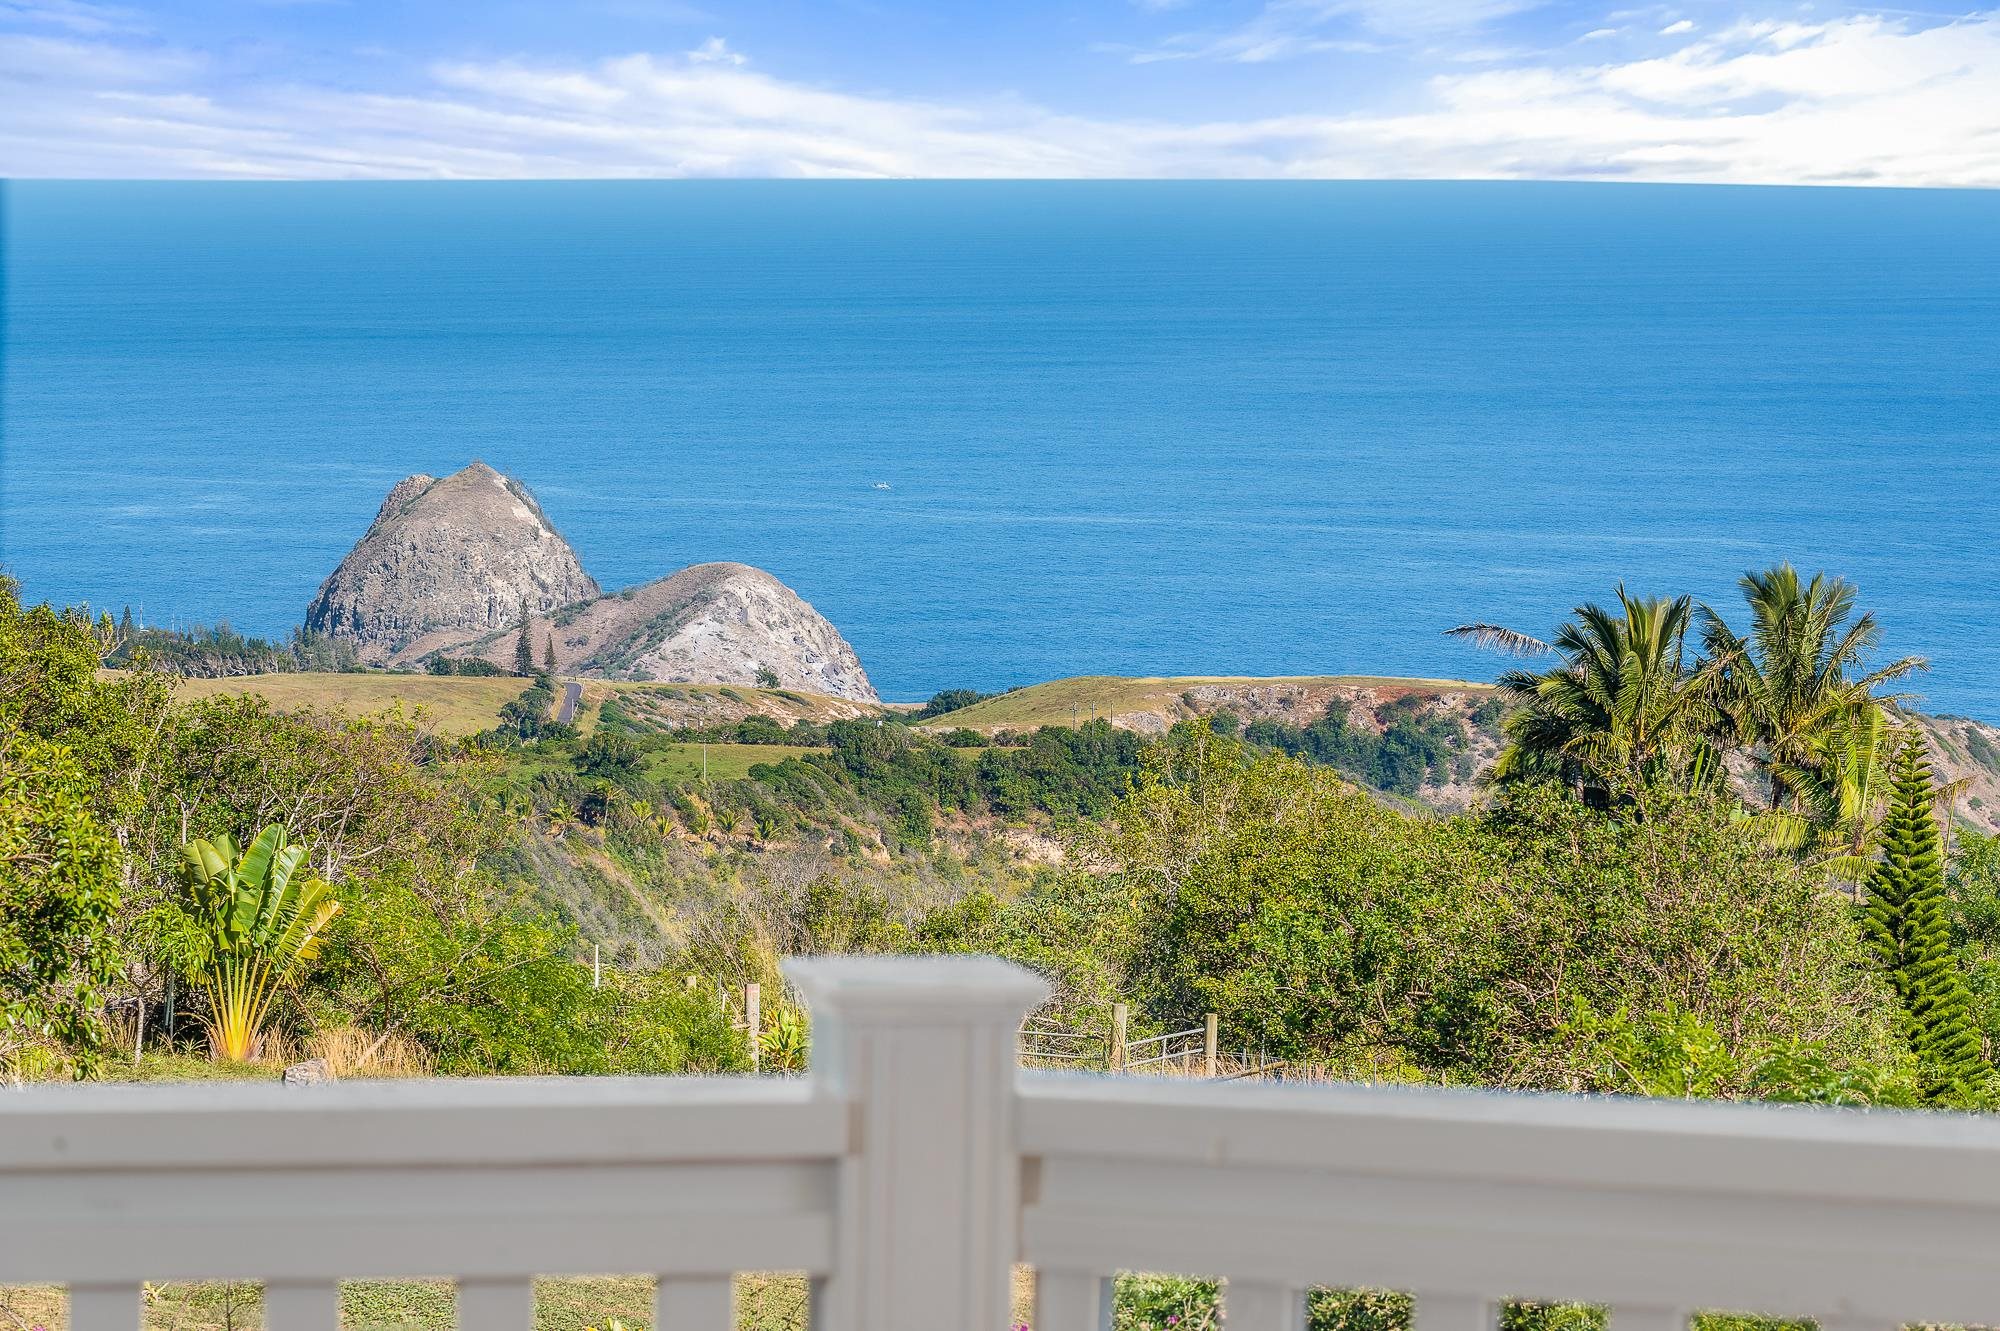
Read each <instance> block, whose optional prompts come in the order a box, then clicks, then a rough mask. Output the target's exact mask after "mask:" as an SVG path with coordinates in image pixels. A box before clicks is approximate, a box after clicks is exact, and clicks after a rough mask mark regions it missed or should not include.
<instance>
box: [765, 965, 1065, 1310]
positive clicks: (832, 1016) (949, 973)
mask: <svg viewBox="0 0 2000 1331" xmlns="http://www.w3.org/2000/svg"><path fill="white" fill-rule="evenodd" d="M785 972H786V974H787V975H788V976H789V977H790V978H791V981H792V984H793V985H794V986H795V987H796V988H797V990H798V991H799V993H800V995H801V996H802V997H803V998H804V1000H805V1005H806V1008H807V1010H808V1011H809V1012H810V1014H811V1016H812V1026H813V1049H812V1072H811V1076H810V1080H809V1084H810V1085H811V1087H812V1090H813V1093H814V1094H815V1095H824V1096H830V1097H832V1098H834V1099H837V1100H840V1101H843V1102H845V1104H846V1105H847V1109H848V1114H849V1121H850V1123H851V1125H852V1126H851V1128H850V1131H849V1138H848V1140H849V1144H848V1146H847V1149H846V1152H845V1153H844V1154H843V1155H842V1157H841V1159H840V1164H839V1171H838V1173H837V1175H836V1189H837V1192H836V1198H835V1202H834V1207H835V1216H836V1218H837V1223H836V1224H835V1226H834V1233H835V1234H836V1235H837V1236H838V1238H837V1241H836V1243H835V1245H834V1265H833V1271H832V1274H831V1275H829V1276H828V1277H827V1278H826V1279H825V1280H823V1281H820V1282H818V1283H817V1285H816V1286H815V1288H814V1291H813V1306H812V1309H811V1313H810V1317H809V1320H810V1323H811V1325H812V1327H813V1331H939V1329H940V1328H951V1329H952V1331H1000V1329H1001V1328H1003V1327H1005V1326H1007V1325H1009V1318H1008V1303H1009V1294H1010V1285H1011V1276H1012V1270H1013V1264H1014V1262H1015V1261H1016V1260H1018V1259H1019V1257H1020V1251H1019V1244H1020V1203H1021V1198H1020V1186H1021V1158H1020V1150H1019V1147H1018V1146H1017V1145H1016V1143H1015V1127H1014V1119H1015V1113H1016V1104H1015V1092H1014V1079H1015V1070H1014V1042H1015V1039H1016V1033H1017V1032H1018V1031H1019V1029H1020V1026H1021V1018H1022V1017H1023V1016H1024V1015H1026V1014H1027V1013H1028V1012H1029V1011H1030V1010H1032V1009H1033V1008H1034V1007H1036V1006H1037V1005H1038V1004H1040V1003H1042V1002H1043V1001H1045V1000H1046V999H1047V997H1048V985H1047V984H1045V983H1044V982H1043V981H1042V980H1040V979H1039V978H1037V977H1036V976H1034V975H1032V974H1030V973H1029V972H1027V971H1025V970H1022V969H1021V968H1020V967H1018V966H1015V965H1012V964H1010V963H1008V962H1004V961H1000V960H998V959H996V958H993V957H970V956H952V957H927V958H922V959H918V958H914V957H810V958H802V959H799V960H795V961H788V962H786V963H785Z"/></svg>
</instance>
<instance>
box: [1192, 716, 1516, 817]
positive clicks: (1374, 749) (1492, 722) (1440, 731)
mask: <svg viewBox="0 0 2000 1331" xmlns="http://www.w3.org/2000/svg"><path fill="white" fill-rule="evenodd" d="M1502 710H1503V709H1502V708H1501V706H1500V704H1499V702H1498V701H1488V702H1486V703H1483V704H1481V705H1480V706H1479V707H1477V708H1475V709H1474V710H1473V713H1472V716H1471V717H1470V722H1471V724H1472V727H1473V728H1474V729H1475V730H1478V731H1484V732H1490V731H1492V730H1493V729H1494V728H1495V727H1497V726H1498V725H1499V722H1500V717H1501V715H1502ZM1225 715H1226V714H1225ZM1230 720H1231V721H1232V722H1233V720H1234V718H1233V717H1232V718H1230ZM1375 720H1376V722H1377V723H1378V724H1379V725H1380V726H1381V727H1382V729H1381V731H1380V733H1377V732H1375V731H1373V730H1369V729H1365V728H1363V727H1361V726H1357V725H1355V724H1354V723H1353V721H1352V720H1350V719H1349V716H1348V713H1347V710H1346V709H1345V708H1344V707H1342V706H1340V705H1339V704H1337V703H1335V704H1329V705H1328V707H1327V709H1326V714H1325V715H1324V716H1322V717H1320V719H1319V720H1317V721H1314V722H1313V723H1312V724H1311V725H1308V726H1290V725H1286V724H1285V723H1283V722H1281V721H1271V720H1263V719H1259V720H1256V721H1252V722H1250V724H1249V725H1247V726H1244V727H1243V738H1244V739H1245V740H1246V741H1248V742H1249V743H1251V744H1253V745H1255V746H1257V747H1259V748H1266V749H1277V750H1279V751H1281V752H1284V753H1288V754H1290V755H1292V756H1293V757H1295V758H1306V759H1309V760H1311V761H1313V762H1316V763H1323V764H1325V765H1326V766H1328V767H1331V768H1334V769H1335V770H1337V771H1340V772H1343V773H1345V774H1346V775H1348V776H1350V777H1352V778H1353V779H1354V780H1356V781H1359V782H1362V783H1363V784H1365V785H1368V786H1372V787H1374V788H1375V789H1376V790H1384V791H1388V792H1389V793H1391V794H1394V795H1403V796H1411V795H1415V794H1416V793H1417V792H1418V791H1419V790H1421V789H1422V788H1423V787H1424V786H1426V785H1432V786H1441V785H1443V784H1445V783H1446V782H1447V781H1461V782H1463V781H1470V780H1471V779H1472V778H1473V775H1474V772H1473V761H1472V755H1471V753H1470V751H1469V750H1468V748H1467V745H1466V739H1467V737H1466V734H1465V729H1464V727H1463V726H1461V725H1460V724H1459V723H1458V722H1457V721H1456V720H1455V719H1453V718H1451V717H1449V716H1442V715H1437V714H1435V713H1433V714H1426V713H1425V712H1424V711H1423V710H1422V707H1421V704H1420V703H1419V702H1418V700H1417V699H1415V698H1399V699H1396V700H1395V701H1393V702H1387V703H1384V704H1382V705H1381V706H1380V707H1377V708H1376V709H1375ZM1231 728H1232V727H1231V726H1230V725H1229V724H1225V725H1224V726H1223V727H1222V730H1223V732H1224V733H1227V732H1228V731H1229V730H1230V729H1231Z"/></svg>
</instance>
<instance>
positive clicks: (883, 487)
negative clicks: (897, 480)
mask: <svg viewBox="0 0 2000 1331" xmlns="http://www.w3.org/2000/svg"><path fill="white" fill-rule="evenodd" d="M875 488H876V489H877V490H886V489H888V488H889V482H887V481H877V482H875Z"/></svg>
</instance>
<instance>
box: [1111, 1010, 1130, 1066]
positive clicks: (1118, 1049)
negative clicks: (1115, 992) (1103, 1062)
mask: <svg viewBox="0 0 2000 1331" xmlns="http://www.w3.org/2000/svg"><path fill="white" fill-rule="evenodd" d="M1130 1016H1131V1010H1130V1009H1129V1008H1127V1007H1126V1006H1125V1005H1124V1004H1123V1003H1113V1004H1112V1005H1111V1060H1110V1062H1111V1070H1112V1071H1113V1072H1123V1071H1124V1070H1125V1023H1126V1020H1127V1018H1129V1017H1130Z"/></svg>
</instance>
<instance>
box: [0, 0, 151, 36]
mask: <svg viewBox="0 0 2000 1331" xmlns="http://www.w3.org/2000/svg"><path fill="white" fill-rule="evenodd" d="M0 22H7V23H33V24H40V25H46V26H48V27H53V28H61V29H64V30H65V31H68V32H74V33H89V34H96V33H107V32H136V31H139V30H141V29H142V28H143V26H144V25H143V24H141V23H140V22H139V16H138V15H137V14H135V13H133V12H132V11H131V10H129V9H125V8H122V7H120V6H117V5H95V4H89V3H86V0H0Z"/></svg>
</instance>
